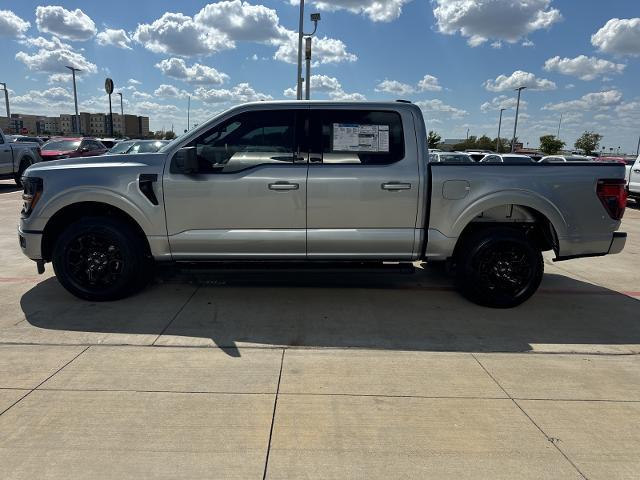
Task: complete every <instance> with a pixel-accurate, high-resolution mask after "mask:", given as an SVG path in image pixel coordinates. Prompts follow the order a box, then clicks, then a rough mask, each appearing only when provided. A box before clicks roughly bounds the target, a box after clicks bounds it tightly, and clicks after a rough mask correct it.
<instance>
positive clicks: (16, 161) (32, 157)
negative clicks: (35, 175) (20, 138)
mask: <svg viewBox="0 0 640 480" xmlns="http://www.w3.org/2000/svg"><path fill="white" fill-rule="evenodd" d="M39 161H40V146H39V145H38V144H36V143H22V142H13V141H10V139H9V137H6V136H5V135H4V133H3V132H2V130H0V178H12V179H14V180H15V182H16V184H17V185H18V186H22V183H21V180H20V179H21V178H22V175H23V174H24V171H25V170H26V169H27V168H29V167H30V166H31V165H33V164H34V163H36V162H39Z"/></svg>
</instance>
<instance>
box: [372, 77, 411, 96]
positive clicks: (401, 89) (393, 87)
mask: <svg viewBox="0 0 640 480" xmlns="http://www.w3.org/2000/svg"><path fill="white" fill-rule="evenodd" d="M415 91H416V89H415V87H414V86H413V85H409V84H407V83H402V82H398V81H397V80H384V81H382V82H380V83H379V84H378V85H377V86H376V92H386V93H393V94H395V95H408V94H411V93H415Z"/></svg>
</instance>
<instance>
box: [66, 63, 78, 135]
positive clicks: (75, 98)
mask: <svg viewBox="0 0 640 480" xmlns="http://www.w3.org/2000/svg"><path fill="white" fill-rule="evenodd" d="M67 68H68V69H69V70H71V75H72V76H73V102H74V103H75V106H76V133H78V134H80V115H78V92H77V90H76V72H80V71H81V70H80V69H79V68H75V67H70V66H68V65H67Z"/></svg>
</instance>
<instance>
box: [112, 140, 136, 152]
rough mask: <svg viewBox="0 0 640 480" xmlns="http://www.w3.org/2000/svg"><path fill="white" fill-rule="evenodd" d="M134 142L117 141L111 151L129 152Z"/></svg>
mask: <svg viewBox="0 0 640 480" xmlns="http://www.w3.org/2000/svg"><path fill="white" fill-rule="evenodd" d="M133 144H134V142H120V143H116V144H115V145H114V146H113V147H111V150H109V153H127V152H128V151H129V149H130V148H131V146H132V145H133Z"/></svg>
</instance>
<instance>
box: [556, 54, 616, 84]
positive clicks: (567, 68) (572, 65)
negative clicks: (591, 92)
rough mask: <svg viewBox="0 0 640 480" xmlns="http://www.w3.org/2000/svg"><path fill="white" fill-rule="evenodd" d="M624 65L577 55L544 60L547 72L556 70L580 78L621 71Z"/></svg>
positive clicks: (585, 78) (593, 77)
mask: <svg viewBox="0 0 640 480" xmlns="http://www.w3.org/2000/svg"><path fill="white" fill-rule="evenodd" d="M625 67H626V65H625V64H623V63H613V62H610V61H608V60H603V59H602V58H596V57H587V56H586V55H579V56H577V57H575V58H560V57H558V56H556V57H553V58H550V59H549V60H547V61H546V62H544V69H545V70H546V71H547V72H552V71H556V72H558V73H561V74H563V75H572V76H574V77H578V78H579V79H580V80H593V79H595V78H597V77H598V76H601V75H605V74H613V73H622V72H623V71H624V69H625Z"/></svg>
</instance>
